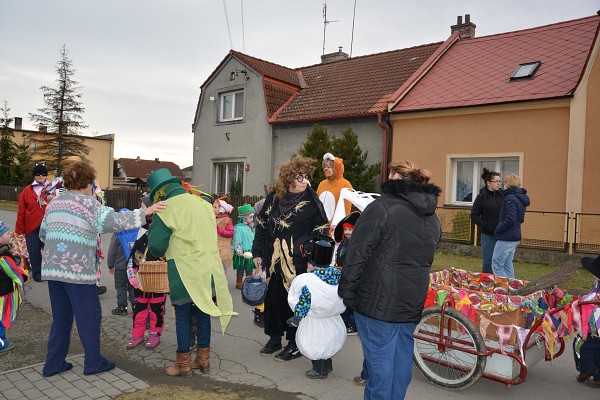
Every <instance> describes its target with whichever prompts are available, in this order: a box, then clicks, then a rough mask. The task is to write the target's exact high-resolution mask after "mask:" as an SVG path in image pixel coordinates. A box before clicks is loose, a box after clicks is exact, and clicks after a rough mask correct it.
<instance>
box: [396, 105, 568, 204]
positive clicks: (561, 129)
mask: <svg viewBox="0 0 600 400" xmlns="http://www.w3.org/2000/svg"><path fill="white" fill-rule="evenodd" d="M492 107H496V106H490V108H489V110H490V111H492V110H495V109H497V108H492ZM465 110H468V109H462V110H457V112H456V113H455V115H452V111H447V112H445V114H447V115H444V113H442V112H438V115H439V116H436V117H430V118H427V116H428V114H429V115H433V114H432V113H433V112H432V113H428V112H424V113H420V114H419V113H415V114H413V115H411V116H410V118H411V119H405V118H407V117H409V116H408V115H400V117H399V118H400V119H398V118H395V116H394V115H392V124H393V140H392V160H398V159H409V160H412V161H414V162H416V163H417V165H418V166H419V167H421V168H427V169H429V170H430V171H431V172H432V173H433V182H434V183H435V184H437V185H439V186H440V187H441V188H442V189H443V191H444V193H443V194H442V196H441V197H440V201H439V205H440V206H441V205H443V204H444V203H445V202H448V201H450V200H451V199H450V196H449V195H450V193H451V188H449V189H448V190H446V181H447V177H448V176H449V174H450V173H452V171H447V170H446V162H447V155H448V154H461V155H466V154H474V155H476V156H485V155H487V156H494V155H496V154H499V153H523V158H522V160H521V170H522V176H521V178H522V180H523V187H525V188H526V189H527V191H528V193H529V195H530V197H531V207H530V208H529V209H530V210H532V211H534V210H539V211H561V212H562V211H565V182H566V176H567V148H568V131H569V108H568V106H560V107H554V108H537V109H528V110H514V111H513V110H510V111H500V112H487V111H486V109H485V108H482V107H478V108H477V109H473V110H472V111H473V113H471V114H464V115H458V114H459V113H464V112H465ZM482 110H483V111H486V112H480V111H482ZM476 112H480V113H476ZM417 117H418V118H417ZM446 192H448V193H446Z"/></svg>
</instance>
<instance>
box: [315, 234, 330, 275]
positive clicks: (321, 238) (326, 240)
mask: <svg viewBox="0 0 600 400" xmlns="http://www.w3.org/2000/svg"><path fill="white" fill-rule="evenodd" d="M310 242H311V243H312V250H311V253H310V263H311V264H312V265H313V266H315V267H317V268H327V267H329V265H330V264H331V260H332V259H333V253H334V251H335V242H334V241H333V239H332V238H330V237H329V236H325V235H316V236H315V237H313V238H312V240H311V241H310Z"/></svg>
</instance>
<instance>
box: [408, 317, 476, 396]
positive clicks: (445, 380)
mask: <svg viewBox="0 0 600 400" xmlns="http://www.w3.org/2000/svg"><path fill="white" fill-rule="evenodd" d="M414 338H415V347H414V354H413V356H414V357H413V358H414V362H415V365H416V367H417V369H418V370H419V372H420V373H421V375H423V376H424V377H425V378H427V380H429V381H430V382H431V383H433V384H434V385H435V386H439V387H442V388H446V389H451V390H461V389H466V388H468V387H469V386H471V385H473V384H474V383H475V382H477V380H478V379H479V378H480V377H481V375H482V374H483V371H484V370H485V363H486V358H485V356H483V355H481V354H483V353H485V351H486V348H485V341H484V340H483V337H482V336H481V333H480V332H479V329H477V327H476V326H475V325H474V324H473V322H471V320H470V319H469V318H467V316H465V315H464V314H462V313H461V312H459V311H456V310H455V309H453V308H451V307H448V308H446V309H445V310H444V318H443V321H442V308H441V307H439V306H436V307H431V308H428V309H426V310H425V311H423V317H422V318H421V321H420V322H419V323H418V324H417V326H416V328H415V334H414Z"/></svg>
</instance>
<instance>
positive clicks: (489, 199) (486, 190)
mask: <svg viewBox="0 0 600 400" xmlns="http://www.w3.org/2000/svg"><path fill="white" fill-rule="evenodd" d="M481 179H482V180H483V183H484V185H485V186H484V187H482V188H481V190H480V191H479V194H478V195H477V197H476V198H475V201H474V202H473V208H471V221H473V223H474V224H475V225H477V226H478V227H479V231H480V232H481V258H482V259H483V267H482V269H481V271H482V272H487V273H489V274H491V273H493V271H492V254H494V246H496V239H495V238H494V230H496V226H497V225H498V218H499V217H500V209H501V208H502V202H503V201H504V192H503V191H502V188H501V183H502V180H501V179H500V174H499V173H498V172H496V171H490V170H488V169H487V168H484V169H483V174H481Z"/></svg>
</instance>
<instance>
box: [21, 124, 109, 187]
mask: <svg viewBox="0 0 600 400" xmlns="http://www.w3.org/2000/svg"><path fill="white" fill-rule="evenodd" d="M13 132H14V135H15V136H14V138H15V143H23V136H24V135H32V138H34V139H35V136H37V135H44V134H42V133H38V132H35V131H16V130H15V131H13ZM81 137H82V138H84V139H85V144H86V145H87V146H89V148H90V154H88V155H87V157H86V159H87V160H88V161H89V162H90V163H91V164H92V165H93V166H94V168H95V169H96V173H97V175H98V176H97V180H98V182H99V183H100V186H101V188H102V189H112V185H113V158H114V136H113V137H112V139H111V140H109V139H99V138H94V137H88V136H81ZM31 158H32V159H33V160H34V161H39V158H36V154H35V153H33V154H32V155H31ZM50 172H51V171H50Z"/></svg>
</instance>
